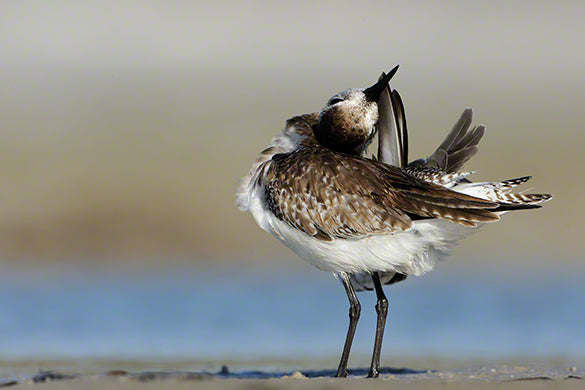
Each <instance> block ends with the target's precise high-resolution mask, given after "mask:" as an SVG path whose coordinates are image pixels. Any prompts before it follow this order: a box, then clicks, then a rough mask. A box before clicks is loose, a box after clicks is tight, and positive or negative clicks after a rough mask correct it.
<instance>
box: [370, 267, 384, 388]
mask: <svg viewBox="0 0 585 390" xmlns="http://www.w3.org/2000/svg"><path fill="white" fill-rule="evenodd" d="M372 280H373V281H374V288H375V289H376V297H377V298H378V303H376V313H377V314H378V320H377V322H376V340H375V341H374V353H373V354H372V364H371V365H370V372H369V373H368V378H377V377H378V375H380V353H381V351H382V338H383V337H384V327H385V326H386V315H387V314H388V300H387V299H386V296H385V295H384V290H382V284H381V283H380V275H378V273H377V272H373V273H372Z"/></svg>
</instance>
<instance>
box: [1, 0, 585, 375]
mask: <svg viewBox="0 0 585 390" xmlns="http://www.w3.org/2000/svg"><path fill="white" fill-rule="evenodd" d="M584 16H585V5H584V3H582V2H579V1H574V2H569V1H559V2H544V1H543V2H538V1H533V2H521V1H518V2H510V1H505V2H504V1H477V2H453V1H446V2H445V1H444V2H440V3H437V2H432V1H397V2H382V1H380V2H377V1H372V2H359V3H358V2H350V1H335V2H333V1H324V2H316V3H313V2H311V3H309V2H278V3H277V2H270V1H256V2H245V3H243V2H236V1H225V2H197V1H195V2H192V1H178V0H175V1H167V2H156V1H123V2H120V1H100V2H97V1H96V2H76V1H50V2H40V1H39V2H2V3H0V53H1V56H2V60H1V61H0V188H1V191H0V359H5V360H10V359H30V358H33V359H34V358H71V357H75V358H95V357H105V358H110V357H128V358H165V359H172V358H190V359H203V360H205V359H218V360H225V359H252V358H263V357H271V358H274V359H284V358H290V357H291V356H292V357H317V358H321V357H322V358H329V357H335V358H337V354H338V353H339V352H340V350H341V347H342V343H343V338H344V336H345V331H346V326H347V324H346V321H347V302H346V297H345V293H344V291H343V289H342V288H341V286H340V285H339V284H338V283H337V282H336V281H335V280H334V279H333V278H332V277H331V275H329V274H326V273H323V272H317V271H316V270H314V269H313V268H311V267H310V266H309V265H306V264H304V263H303V262H302V261H301V260H299V259H298V258H296V257H295V255H294V254H292V252H290V251H289V250H288V249H286V248H284V247H282V246H281V245H280V244H279V243H278V242H277V241H276V240H274V239H273V238H272V237H271V236H270V235H269V234H267V233H265V232H263V231H261V230H260V229H259V228H258V227H257V226H256V225H255V223H254V221H253V220H252V218H251V217H250V216H249V215H245V214H243V213H240V212H239V211H238V210H237V209H236V207H235V191H236V188H237V185H238V181H239V178H240V177H242V176H244V175H245V174H246V173H247V171H248V169H249V166H250V164H251V163H252V161H253V160H254V159H255V157H256V155H257V154H258V152H259V151H260V150H261V149H263V148H264V147H265V146H266V145H267V144H268V143H269V141H270V138H271V137H272V136H273V135H275V134H276V133H277V132H279V131H280V130H281V129H282V127H283V126H284V122H285V120H286V119H287V118H289V117H291V116H293V115H297V114H301V113H307V112H312V111H318V110H320V109H321V108H322V106H323V105H324V103H325V102H326V101H327V99H328V98H329V97H330V96H332V95H333V94H335V93H337V92H339V91H341V90H344V89H346V88H349V87H364V86H368V85H370V84H372V83H373V82H374V81H376V80H377V77H378V76H379V74H380V73H381V72H382V71H387V70H389V69H390V68H391V67H393V66H394V65H396V64H400V70H399V72H398V74H397V76H395V77H394V80H393V87H394V88H396V89H398V90H399V91H400V92H401V94H402V97H403V99H404V103H405V106H406V113H407V117H408V121H409V131H410V140H411V142H410V144H411V157H412V158H418V157H423V156H428V155H429V154H430V153H431V152H432V151H433V150H434V148H435V147H436V146H437V145H438V144H439V143H440V141H441V140H442V139H443V137H444V135H445V134H446V132H447V131H448V130H450V128H451V126H452V125H453V123H454V122H455V121H456V119H457V118H458V116H459V114H460V113H461V112H462V111H463V109H464V108H465V107H472V108H473V109H474V114H475V118H474V120H475V122H476V123H484V124H486V125H487V129H488V131H487V134H486V136H485V138H484V140H483V141H482V143H481V145H480V153H479V154H478V155H477V156H476V157H475V158H474V159H473V160H472V161H471V162H470V163H468V164H467V166H466V169H469V170H474V171H477V173H476V174H475V175H474V176H473V178H472V179H473V180H480V181H481V180H494V179H508V178H514V177H518V176H523V175H533V177H534V179H533V181H532V182H530V183H529V186H533V189H532V190H533V191H535V192H551V193H554V195H555V198H554V199H553V200H552V201H551V202H550V203H548V204H547V205H546V206H545V207H544V208H543V209H541V210H536V211H531V212H518V213H514V214H508V215H506V217H505V218H503V220H502V221H501V222H500V223H498V224H494V225H489V226H486V227H485V228H484V229H483V231H482V232H481V233H480V234H477V235H475V236H473V237H471V238H469V239H467V240H465V241H464V242H463V243H462V244H461V245H460V247H458V248H457V249H456V251H455V253H454V255H453V256H452V258H451V259H450V261H449V262H446V263H443V264H440V265H439V267H437V270H436V271H435V272H433V273H431V274H429V275H426V276H424V277H423V278H418V279H415V278H409V279H408V280H407V281H406V282H404V283H401V284H399V285H396V286H394V287H392V288H389V289H388V290H387V293H388V296H389V298H390V305H391V309H390V323H389V326H388V334H387V336H386V343H387V346H385V349H384V356H385V359H387V360H386V361H387V362H394V363H395V364H400V361H401V360H400V359H401V358H403V357H404V356H414V357H420V356H435V355H436V356H451V357H462V356H463V357H464V356H476V357H502V356H504V357H505V356H537V357H545V358H546V357H551V356H554V357H583V351H584V350H585V335H584V334H583V330H584V329H585V314H583V312H584V311H583V310H582V301H583V298H584V297H585V287H584V285H583V280H582V279H583V278H582V276H581V275H583V271H584V270H585V250H584V249H583V238H584V233H585V228H584V227H583V222H582V219H583V217H584V212H583V208H582V206H581V203H582V201H583V195H582V191H583V173H582V168H583V166H584V164H585V154H584V153H583V147H584V146H585V134H584V131H583V124H584V122H585V113H584V112H585V111H584V110H583V104H584V102H585V88H584V87H585V50H584V49H583V36H585V24H583V17H584ZM371 295H373V294H360V299H361V300H362V307H364V308H365V309H364V310H363V311H362V312H363V313H364V315H363V319H362V323H360V327H359V328H358V334H357V338H356V344H355V349H354V351H355V354H356V355H357V356H367V355H368V354H369V352H370V350H371V345H372V342H373V332H374V324H375V318H374V316H375V313H374V309H373V305H374V300H373V297H372V296H371ZM370 306H371V307H370ZM370 309H371V310H370ZM332 365H333V364H332Z"/></svg>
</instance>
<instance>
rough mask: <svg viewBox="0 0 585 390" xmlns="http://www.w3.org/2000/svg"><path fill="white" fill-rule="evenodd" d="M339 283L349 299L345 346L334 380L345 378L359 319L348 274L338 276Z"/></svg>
mask: <svg viewBox="0 0 585 390" xmlns="http://www.w3.org/2000/svg"><path fill="white" fill-rule="evenodd" d="M340 279H341V283H343V287H345V292H346V293H347V297H348V298H349V305H350V306H349V328H348V329H347V336H346V337H345V345H344V346H343V353H342V354H341V360H340V361H339V368H337V374H336V375H335V377H336V378H345V377H346V376H347V360H348V359H349V351H350V350H351V343H352V342H353V336H354V334H355V328H356V327H357V323H358V320H359V319H360V312H361V309H362V308H361V305H360V302H359V301H358V299H357V296H356V295H355V291H354V290H353V287H352V286H351V282H350V281H349V275H348V274H345V273H343V274H340Z"/></svg>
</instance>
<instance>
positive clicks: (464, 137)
mask: <svg viewBox="0 0 585 390" xmlns="http://www.w3.org/2000/svg"><path fill="white" fill-rule="evenodd" d="M472 119H473V111H472V110H471V108H466V109H465V110H464V111H463V113H462V114H461V116H460V117H459V119H458V120H457V122H456V123H455V125H454V126H453V129H451V131H450V132H449V134H447V137H445V140H444V141H443V142H442V143H441V145H439V147H438V148H437V150H435V152H434V153H433V154H431V155H430V156H429V157H428V158H426V159H419V160H416V161H413V162H411V163H410V164H408V166H409V168H432V169H438V170H440V171H442V172H446V173H453V172H457V171H458V170H459V169H461V168H462V167H463V164H465V162H467V160H469V159H470V158H471V157H473V156H474V155H475V154H476V153H477V151H478V150H479V148H478V147H477V144H479V141H481V138H482V137H483V135H484V134H485V126H483V125H478V126H475V127H473V128H471V127H470V126H471V121H472Z"/></svg>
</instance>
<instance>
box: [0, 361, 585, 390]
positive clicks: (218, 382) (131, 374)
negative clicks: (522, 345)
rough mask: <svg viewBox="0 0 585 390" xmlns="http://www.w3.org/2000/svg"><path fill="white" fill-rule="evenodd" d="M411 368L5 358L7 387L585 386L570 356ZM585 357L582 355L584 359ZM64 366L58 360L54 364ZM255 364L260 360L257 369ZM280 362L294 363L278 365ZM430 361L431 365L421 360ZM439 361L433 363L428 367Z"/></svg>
mask: <svg viewBox="0 0 585 390" xmlns="http://www.w3.org/2000/svg"><path fill="white" fill-rule="evenodd" d="M408 363H409V365H408V367H412V368H389V367H387V368H384V369H383V372H382V375H381V377H380V378H379V379H377V380H372V379H365V378H364V377H363V376H365V374H366V373H367V369H365V368H360V369H354V370H350V377H349V378H347V379H335V378H333V377H332V376H333V375H334V370H333V369H331V368H330V362H329V361H327V362H323V361H321V362H316V363H314V364H313V363H311V362H309V363H307V362H304V364H300V366H312V367H316V368H312V369H301V370H300V371H297V370H294V369H287V368H289V367H291V366H294V365H298V364H297V363H294V362H276V361H263V362H246V363H242V362H232V363H231V364H229V365H227V364H225V365H222V364H221V363H215V362H200V361H198V362H171V363H168V362H166V363H164V362H150V363H148V362H146V363H145V362H129V361H119V362H118V361H77V362H65V361H62V362H56V361H34V362H33V361H27V362H16V363H15V362H6V361H5V362H1V361H0V388H2V387H6V388H26V387H35V388H36V387H38V388H42V389H88V390H92V389H112V390H114V389H151V388H165V389H187V388H198V389H293V388H294V389H332V390H333V389H350V388H356V387H358V386H359V387H360V388H362V389H364V390H365V389H386V388H392V389H402V388H408V389H427V388H433V389H443V388H444V389H447V388H448V389H459V388H466V389H467V388H478V389H483V388H486V389H487V388H544V387H546V388H547V389H548V388H552V389H557V388H559V389H561V388H562V389H565V388H567V389H572V388H584V387H585V370H584V369H583V368H582V367H583V366H579V365H571V362H567V361H548V362H546V361H542V362H530V363H523V362H522V361H521V360H517V361H516V363H511V364H510V363H507V364H498V363H490V364H482V363H479V362H478V363H477V364H474V363H473V362H470V361H467V362H463V361H456V362H455V361H447V362H445V361H441V362H434V361H431V360H418V361H417V360H413V361H409V362H408ZM579 363H581V364H582V363H583V362H579ZM49 367H59V368H54V369H53V368H49ZM254 367H261V369H255V368H254ZM275 367H287V368H284V369H279V368H275ZM422 367H427V368H422ZM428 367H434V368H428Z"/></svg>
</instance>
